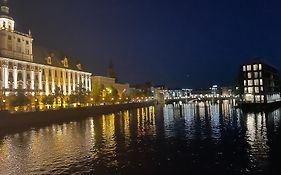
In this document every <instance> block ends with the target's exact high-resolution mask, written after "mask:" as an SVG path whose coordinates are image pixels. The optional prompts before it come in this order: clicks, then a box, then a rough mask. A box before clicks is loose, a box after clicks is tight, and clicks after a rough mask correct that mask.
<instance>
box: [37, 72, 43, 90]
mask: <svg viewBox="0 0 281 175" xmlns="http://www.w3.org/2000/svg"><path fill="white" fill-rule="evenodd" d="M38 81H39V84H38V89H39V91H42V90H43V83H42V69H40V70H39V72H38Z"/></svg>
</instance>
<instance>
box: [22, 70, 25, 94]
mask: <svg viewBox="0 0 281 175" xmlns="http://www.w3.org/2000/svg"><path fill="white" fill-rule="evenodd" d="M22 81H23V86H22V88H23V89H26V67H25V66H24V67H23V69H22Z"/></svg>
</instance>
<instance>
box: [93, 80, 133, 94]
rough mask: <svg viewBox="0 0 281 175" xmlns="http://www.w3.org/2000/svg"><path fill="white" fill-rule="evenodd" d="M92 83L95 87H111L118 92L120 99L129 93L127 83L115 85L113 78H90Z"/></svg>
mask: <svg viewBox="0 0 281 175" xmlns="http://www.w3.org/2000/svg"><path fill="white" fill-rule="evenodd" d="M92 82H93V83H96V84H97V85H103V86H104V87H105V88H110V87H113V88H115V89H116V90H117V91H118V95H119V96H120V97H122V96H124V95H127V94H129V93H130V85H129V84H128V83H124V84H121V83H116V79H115V78H110V77H104V76H92Z"/></svg>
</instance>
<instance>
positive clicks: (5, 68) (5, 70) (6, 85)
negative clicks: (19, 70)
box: [3, 64, 9, 89]
mask: <svg viewBox="0 0 281 175" xmlns="http://www.w3.org/2000/svg"><path fill="white" fill-rule="evenodd" d="M3 85H4V88H5V89H8V88H9V70H8V64H5V65H3Z"/></svg>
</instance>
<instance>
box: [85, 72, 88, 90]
mask: <svg viewBox="0 0 281 175" xmlns="http://www.w3.org/2000/svg"><path fill="white" fill-rule="evenodd" d="M84 76H85V80H84V81H85V82H84V84H85V90H86V91H88V76H87V75H84Z"/></svg>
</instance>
